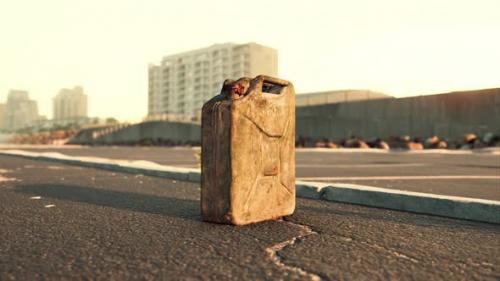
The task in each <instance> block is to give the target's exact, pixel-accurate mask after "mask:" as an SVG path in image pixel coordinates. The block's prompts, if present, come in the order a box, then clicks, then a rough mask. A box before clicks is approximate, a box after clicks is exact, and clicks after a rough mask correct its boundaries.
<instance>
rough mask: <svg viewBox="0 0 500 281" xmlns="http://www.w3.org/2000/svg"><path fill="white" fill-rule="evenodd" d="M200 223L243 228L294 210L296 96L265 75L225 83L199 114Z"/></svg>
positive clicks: (288, 85) (284, 84)
mask: <svg viewBox="0 0 500 281" xmlns="http://www.w3.org/2000/svg"><path fill="white" fill-rule="evenodd" d="M201 126H202V144H201V146H202V157H201V158H202V162H201V163H202V169H201V171H202V172H201V212H202V217H203V220H205V221H209V222H216V223H228V224H234V225H244V224H249V223H255V222H259V221H264V220H271V219H276V218H280V217H283V216H287V215H291V214H292V213H293V211H294V209H295V92H294V89H293V85H292V83H290V82H288V81H285V80H281V79H277V78H272V77H268V76H262V75H261V76H257V77H255V78H254V79H250V78H241V79H239V80H237V81H231V80H226V81H225V82H224V85H223V86H222V90H221V93H220V94H219V95H217V96H215V97H214V98H212V99H211V100H209V101H208V102H206V103H205V104H204V105H203V109H202V125H201Z"/></svg>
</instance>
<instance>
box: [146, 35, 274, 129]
mask: <svg viewBox="0 0 500 281" xmlns="http://www.w3.org/2000/svg"><path fill="white" fill-rule="evenodd" d="M260 74H265V75H270V76H277V75H278V51H277V50H275V49H272V48H269V47H266V46H262V45H259V44H256V43H247V44H233V43H225V44H215V45H212V46H210V47H207V48H202V49H197V50H193V51H189V52H185V53H180V54H175V55H170V56H166V57H164V58H163V60H162V61H161V64H160V65H154V64H152V65H150V66H149V73H148V76H149V85H148V88H149V91H148V117H149V118H161V117H162V116H163V117H166V118H169V117H170V116H174V117H175V116H177V117H178V116H181V117H187V118H191V119H192V118H193V117H198V116H199V115H200V112H201V107H202V106H203V103H204V102H205V101H207V100H208V99H210V98H212V97H213V96H215V95H216V94H217V93H219V92H220V89H221V87H222V83H223V82H224V80H226V79H238V78H240V77H252V78H253V77H255V76H257V75H260Z"/></svg>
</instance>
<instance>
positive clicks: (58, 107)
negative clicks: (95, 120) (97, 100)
mask: <svg viewBox="0 0 500 281" xmlns="http://www.w3.org/2000/svg"><path fill="white" fill-rule="evenodd" d="M53 101H54V107H53V110H54V116H53V118H54V122H56V123H58V122H59V123H69V122H71V121H74V120H78V119H82V118H83V119H86V118H87V95H85V94H84V92H83V88H82V87H74V88H73V89H61V90H60V91H59V94H57V95H56V96H55V97H54V100H53Z"/></svg>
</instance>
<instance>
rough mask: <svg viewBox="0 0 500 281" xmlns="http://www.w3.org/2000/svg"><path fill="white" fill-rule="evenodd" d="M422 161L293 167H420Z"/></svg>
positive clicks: (298, 165) (301, 165)
mask: <svg viewBox="0 0 500 281" xmlns="http://www.w3.org/2000/svg"><path fill="white" fill-rule="evenodd" d="M427 165H428V164H424V163H387V164H331V165H329V164H296V165H295V167H303V168H308V167H311V168H313V167H314V168H386V167H421V166H427Z"/></svg>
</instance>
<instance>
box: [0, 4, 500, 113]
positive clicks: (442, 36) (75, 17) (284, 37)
mask: <svg viewBox="0 0 500 281" xmlns="http://www.w3.org/2000/svg"><path fill="white" fill-rule="evenodd" d="M499 11H500V0H476V1H473V0H467V1H465V0H463V1H462V0H412V1H410V0H406V1H405V0H376V1H373V0H366V1H354V0H349V1H346V0H342V1H340V0H327V1H312V0H309V1H271V0H267V1H260V0H259V1H234V0H233V1H216V0H212V1H201V0H200V1H188V0H182V1H167V0H159V1H148V0H142V1H126V0H116V1H115V0H113V1H109V0H106V1H104V0H82V1H70V0H60V1H56V0H44V1H38V0H32V1H23V0H15V1H8V0H2V1H1V2H0V102H4V101H5V99H6V95H7V92H8V90H9V89H25V90H27V91H29V93H30V95H31V97H32V98H34V99H36V100H38V103H39V108H40V112H41V114H45V115H47V116H48V117H49V118H50V117H51V116H52V97H53V96H54V95H55V94H57V92H58V91H59V89H61V88H64V87H73V86H74V85H81V86H83V87H84V90H85V92H86V94H87V95H88V96H89V113H90V115H92V116H100V117H107V116H115V117H118V118H119V119H121V120H124V119H126V120H138V119H139V118H141V117H143V116H145V115H146V113H147V65H148V63H158V62H159V61H160V60H161V58H162V57H163V56H165V55H168V54H173V53H177V52H182V51H188V50H191V49H196V48H200V47H205V46H209V45H211V44H214V43H223V42H235V43H246V42H257V43H260V44H264V45H267V46H271V47H274V48H276V49H278V51H279V76H280V77H282V78H285V79H288V80H291V81H292V82H293V83H294V84H295V88H296V90H297V91H298V92H308V91H319V90H332V89H345V88H363V89H372V90H378V91H383V92H386V93H388V94H393V95H395V96H398V97H402V96H410V95H420V94H431V93H440V92H446V91H453V90H462V89H476V88H488V87H500V16H499V13H500V12H499Z"/></svg>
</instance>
